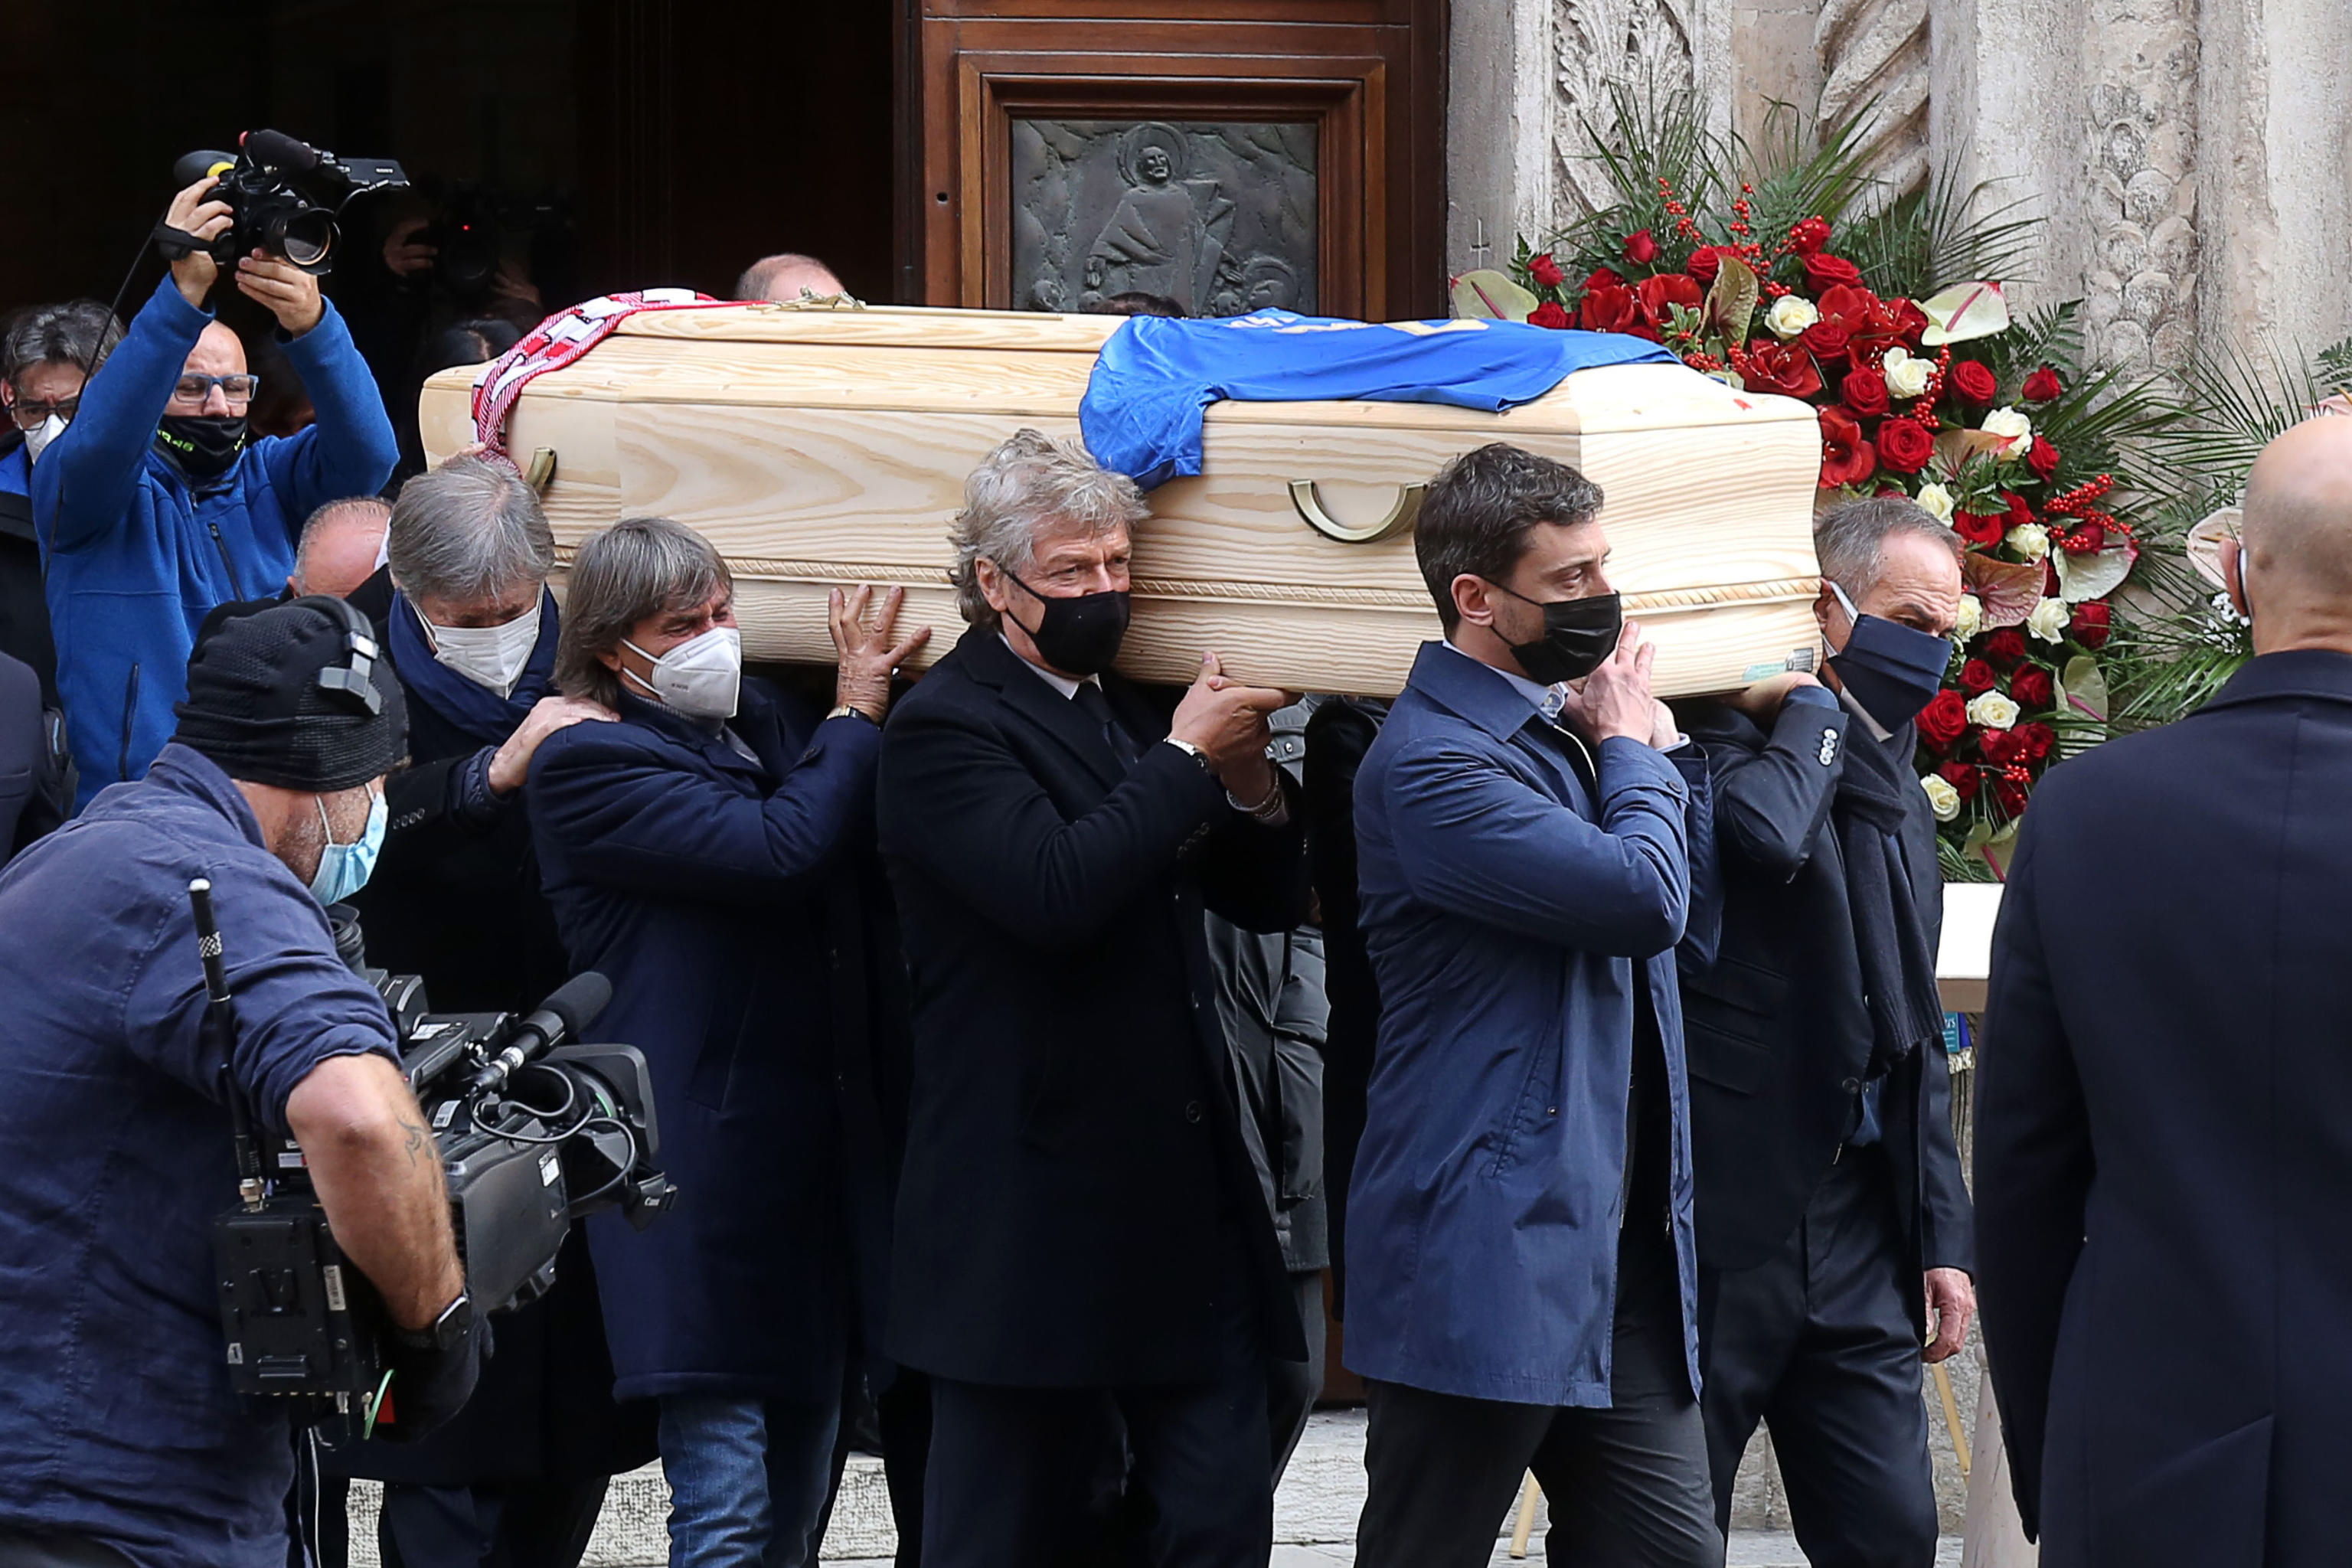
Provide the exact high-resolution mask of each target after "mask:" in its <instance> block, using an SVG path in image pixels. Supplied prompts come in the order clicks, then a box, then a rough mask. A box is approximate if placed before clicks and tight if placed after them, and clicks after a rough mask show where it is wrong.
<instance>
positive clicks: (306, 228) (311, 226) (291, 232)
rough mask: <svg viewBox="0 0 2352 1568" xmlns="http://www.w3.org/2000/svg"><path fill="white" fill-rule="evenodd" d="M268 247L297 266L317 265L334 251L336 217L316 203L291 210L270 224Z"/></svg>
mask: <svg viewBox="0 0 2352 1568" xmlns="http://www.w3.org/2000/svg"><path fill="white" fill-rule="evenodd" d="M270 227H271V228H272V229H273V230H274V231H275V232H274V233H273V234H272V235H271V236H270V241H271V243H270V245H269V247H268V248H269V249H271V250H274V251H276V252H277V253H278V255H280V256H282V257H284V258H286V259H287V260H289V261H290V262H292V263H293V264H294V265H295V266H297V267H316V266H318V265H320V263H321V262H323V261H325V260H326V259H327V258H328V257H329V256H330V255H331V254H332V253H333V251H334V248H335V240H336V238H337V235H336V232H335V220H334V219H333V218H331V217H329V216H327V215H326V214H325V213H324V212H322V211H320V209H319V208H317V207H311V208H310V209H308V210H307V211H303V212H298V213H292V214H289V216H286V217H283V218H280V219H278V221H277V222H275V223H273V224H271V225H270Z"/></svg>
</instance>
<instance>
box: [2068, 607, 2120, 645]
mask: <svg viewBox="0 0 2352 1568" xmlns="http://www.w3.org/2000/svg"><path fill="white" fill-rule="evenodd" d="M2112 614H2113V612H2112V611H2110V610H2109V609H2108V608H2107V606H2106V605H2105V603H2103V602H2102V601H2100V600H2097V599H2092V600H2090V601H2088V602H2087V603H2084V604H2080V605H2075V606H2074V616H2073V618H2072V619H2070V620H2069V621H2068V622H2067V623H2066V633H2067V635H2068V636H2069V637H2073V638H2074V640H2075V641H2076V642H2078V643H2081V644H2082V645H2083V646H2084V647H2105V646H2106V641H2107V632H2108V630H2109V625H2108V621H2109V617H2110V616H2111V615H2112Z"/></svg>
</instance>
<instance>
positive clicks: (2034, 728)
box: [2011, 720, 2058, 763]
mask: <svg viewBox="0 0 2352 1568" xmlns="http://www.w3.org/2000/svg"><path fill="white" fill-rule="evenodd" d="M2011 733H2012V734H2014V735H2015V736H2016V737H2017V749H2018V752H2019V758H2020V760H2021V761H2023V762H2028V763H2038V762H2040V761H2041V760H2042V758H2044V757H2046V756H2048V755H2049V754H2050V752H2051V751H2052V749H2053V747H2055V746H2056V745H2057V744H2058V731H2055V730H2053V729H2052V728H2051V727H2050V726H2049V725H2047V724H2044V723H2042V722H2041V721H2038V720H2037V721H2035V722H2033V723H2031V724H2020V725H2019V726H2018V727H2017V728H2016V729H2015V730H2014V731H2011Z"/></svg>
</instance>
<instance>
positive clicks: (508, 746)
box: [338, 458, 654, 1568]
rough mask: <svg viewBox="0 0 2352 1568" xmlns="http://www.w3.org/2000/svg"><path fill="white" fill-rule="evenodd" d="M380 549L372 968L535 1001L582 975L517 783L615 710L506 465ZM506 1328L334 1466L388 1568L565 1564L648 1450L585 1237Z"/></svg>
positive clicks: (452, 1002)
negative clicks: (378, 819) (462, 1397)
mask: <svg viewBox="0 0 2352 1568" xmlns="http://www.w3.org/2000/svg"><path fill="white" fill-rule="evenodd" d="M386 548H387V550H388V552H389V554H390V558H391V564H390V567H389V568H388V570H387V571H385V572H381V573H378V574H376V576H375V577H373V579H371V580H370V581H369V582H368V583H366V584H363V585H362V586H361V587H360V589H359V590H358V591H357V592H355V593H354V594H352V596H351V602H352V606H353V607H354V608H357V609H360V610H362V611H363V612H365V613H366V614H368V615H369V616H372V617H373V620H374V623H375V632H376V640H377V643H378V644H379V646H381V647H383V650H384V653H385V655H386V657H387V658H390V659H391V660H392V662H393V666H394V668H395V669H396V670H397V671H398V672H399V675H400V682H401V686H402V689H404V691H405V692H406V693H407V697H408V720H409V732H408V750H409V759H410V765H409V766H408V767H406V768H404V769H402V770H401V771H400V772H398V773H394V774H393V775H392V777H391V778H390V779H389V780H387V781H386V783H385V784H384V798H385V805H386V809H387V812H388V814H389V816H390V820H391V827H390V831H389V834H388V836H387V837H386V838H385V840H384V847H383V859H382V861H381V862H380V863H379V864H378V866H377V868H376V872H375V876H374V877H373V879H371V880H370V882H369V884H368V887H367V889H366V890H365V891H364V892H362V893H361V894H360V895H359V896H358V897H357V898H355V899H353V900H352V902H353V903H354V904H355V905H357V906H358V908H359V910H360V914H361V923H362V928H363V930H364V931H365V933H366V938H367V952H368V961H369V963H372V964H375V965H379V966H382V967H383V968H386V969H390V970H393V971H394V972H397V973H412V974H421V975H423V976H424V978H425V992H426V994H428V995H429V996H430V997H431V998H432V1000H433V1005H434V1006H435V1007H436V1008H437V1009H439V1010H440V1011H443V1012H451V1013H491V1012H497V1013H517V1014H520V1013H527V1012H529V1011H530V1009H532V1008H533V1007H536V1006H537V1005H539V1003H540V1001H541V998H542V997H544V996H545V995H546V994H548V993H549V992H551V991H552V990H554V989H555V987H557V986H558V985H561V984H563V982H564V981H565V980H566V979H567V978H569V977H570V975H571V973H572V971H571V970H570V968H569V967H567V966H566V964H565V963H564V960H563V947H562V942H560V941H559V940H558V938H557V936H556V933H555V920H554V917H553V916H552V915H551V914H550V913H549V912H548V908H547V900H546V899H545V898H544V897H542V896H541V893H540V890H539V863H538V860H537V858H535V857H534V856H533V855H532V854H531V848H530V821H529V819H528V817H527V816H526V815H525V811H524V805H525V802H524V798H523V795H522V781H523V773H524V770H525V769H526V768H527V767H529V765H530V757H531V753H532V752H534V751H535V750H537V748H538V745H539V742H541V741H542V740H544V739H546V738H547V737H548V736H549V735H551V734H552V733H553V732H555V731H557V730H560V729H562V728H563V727H564V726H566V725H569V724H575V723H578V722H580V721H582V720H583V719H586V720H609V719H611V718H612V717H613V715H612V713H611V712H610V710H606V709H604V708H600V707H598V706H596V705H595V704H594V703H593V702H585V701H581V700H576V699H572V698H565V697H557V696H553V695H551V680H552V676H553V673H554V668H555V643H556V634H557V628H558V622H557V618H556V609H555V599H554V596H553V595H551V594H550V593H549V592H548V591H547V574H548V573H549V572H550V571H551V570H552V569H553V567H554V565H555V538H554V536H553V535H552V534H551V533H550V532H549V531H548V527H547V518H546V515H545V514H544V513H542V512H541V510H540V506H539V498H538V497H537V496H535V495H533V494H532V493H531V489H530V486H529V485H527V484H525V483H524V482H523V481H522V479H520V477H519V476H518V475H517V474H516V473H515V471H514V470H513V469H512V468H507V467H505V466H503V465H500V464H497V463H492V462H485V461H483V460H482V459H480V458H452V459H450V460H449V461H448V462H446V463H445V464H443V465H442V466H441V467H440V468H436V469H434V470H433V471H431V472H430V473H425V474H419V475H418V476H417V477H416V478H415V479H411V480H409V481H408V483H407V484H406V485H404V486H403V487H402V489H401V492H400V500H399V503H398V504H397V505H396V506H394V508H393V513H392V527H391V531H390V534H389V536H388V537H387V539H386ZM498 1326H499V1354H498V1358H497V1359H496V1360H495V1361H493V1362H492V1363H490V1364H489V1366H488V1369H486V1370H485V1371H484V1373H483V1374H482V1386H481V1388H480V1389H479V1391H478V1393H477V1394H476V1395H475V1397H474V1401H473V1403H472V1404H471V1405H468V1406H467V1409H466V1412H465V1414H464V1415H461V1416H459V1417H458V1419H457V1420H456V1421H454V1422H452V1423H451V1424H450V1425H449V1426H448V1428H447V1429H446V1431H443V1432H441V1433H439V1434H437V1435H436V1436H435V1437H434V1438H433V1440H432V1441H430V1442H428V1443H425V1444H422V1445H419V1446H417V1447H409V1448H397V1449H395V1448H388V1447H383V1445H381V1444H368V1445H364V1446H362V1448H361V1449H359V1450H358V1451H357V1452H356V1453H355V1454H354V1455H352V1458H350V1459H349V1460H347V1461H345V1462H344V1463H343V1464H342V1465H341V1466H340V1467H338V1468H342V1469H345V1470H347V1471H348V1472H349V1473H351V1474H352V1475H358V1476H366V1477H370V1478H372V1479H377V1480H381V1481H384V1482H386V1483H387V1484H386V1486H385V1488H384V1500H383V1514H382V1516H381V1522H380V1524H379V1526H378V1530H377V1536H378V1540H379V1542H380V1544H381V1546H382V1549H383V1560H384V1562H385V1563H387V1564H390V1565H391V1568H459V1565H461V1564H463V1565H470V1564H474V1563H530V1564H532V1565H534V1568H572V1564H574V1563H578V1562H579V1560H580V1554H581V1552H583V1551H584V1550H585V1549H586V1547H587V1544H588V1536H589V1532H590V1531H592V1530H593V1529H594V1527H595V1523H596V1512H597V1509H598V1506H599V1505H600V1504H601V1503H602V1502H603V1500H604V1485H605V1479H606V1478H607V1477H609V1476H611V1475H614V1474H615V1473H617V1472H619V1471H622V1470H629V1469H635V1468H636V1467H637V1466H639V1465H642V1464H644V1463H646V1461H647V1460H649V1459H651V1458H653V1457H654V1443H653V1431H652V1422H651V1420H650V1418H649V1417H650V1414H651V1413H650V1412H649V1411H646V1410H644V1409H643V1408H642V1407H636V1408H633V1410H632V1411H631V1412H630V1416H627V1417H625V1415H624V1414H623V1412H622V1410H621V1409H620V1407H619V1406H617V1405H614V1402H613V1369H612V1357H611V1355H610V1353H609V1352H607V1351H606V1349H605V1346H604V1318H603V1315H602V1312H601V1311H600V1310H599V1308H598V1306H597V1300H596V1280H595V1277H594V1275H593V1273H591V1272H590V1264H589V1260H588V1249H587V1246H586V1244H585V1241H584V1239H583V1237H581V1236H580V1235H579V1234H577V1233H576V1232H575V1234H574V1235H573V1237H572V1239H571V1240H570V1241H569V1242H567V1243H566V1244H565V1247H564V1250H563V1252H562V1256H561V1257H560V1258H558V1260H557V1263H556V1283H555V1286H554V1289H551V1291H549V1292H548V1294H547V1295H546V1296H544V1297H542V1298H541V1300H537V1301H534V1302H532V1303H531V1304H530V1305H529V1306H526V1307H520V1308H517V1309H516V1310H513V1311H512V1312H508V1313H502V1314H500V1316H499V1325H498ZM631 1417H634V1419H632V1418H631Z"/></svg>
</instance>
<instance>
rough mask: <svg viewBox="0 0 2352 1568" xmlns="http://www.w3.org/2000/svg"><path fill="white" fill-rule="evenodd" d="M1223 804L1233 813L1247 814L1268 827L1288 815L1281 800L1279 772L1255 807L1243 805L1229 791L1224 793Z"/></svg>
mask: <svg viewBox="0 0 2352 1568" xmlns="http://www.w3.org/2000/svg"><path fill="white" fill-rule="evenodd" d="M1225 804H1226V805H1230V806H1232V807H1233V808H1234V810H1235V811H1238V812H1243V813H1245V814H1247V815H1248V816H1250V817H1251V818H1253V819H1254V820H1255V821H1258V822H1261V823H1265V824H1269V825H1271V824H1274V823H1278V822H1281V821H1283V820H1284V819H1285V818H1286V817H1287V816H1289V815H1290V813H1289V809H1288V807H1287V805H1286V804H1285V803H1284V801H1283V798H1282V775H1281V773H1280V771H1279V770H1277V771H1276V774H1275V780H1274V787H1273V788H1272V789H1269V790H1267V791H1266V792H1265V799H1264V800H1262V801H1259V802H1258V803H1257V804H1256V805H1247V804H1245V803H1244V801H1243V800H1242V798H1241V797H1240V796H1239V795H1235V794H1234V792H1233V791H1231V790H1227V791H1226V792H1225Z"/></svg>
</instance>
